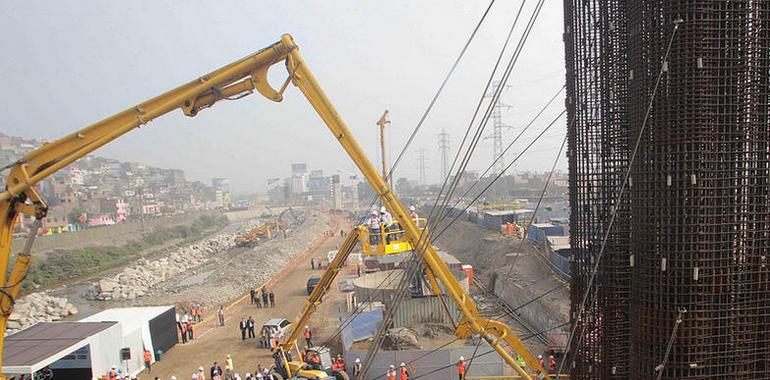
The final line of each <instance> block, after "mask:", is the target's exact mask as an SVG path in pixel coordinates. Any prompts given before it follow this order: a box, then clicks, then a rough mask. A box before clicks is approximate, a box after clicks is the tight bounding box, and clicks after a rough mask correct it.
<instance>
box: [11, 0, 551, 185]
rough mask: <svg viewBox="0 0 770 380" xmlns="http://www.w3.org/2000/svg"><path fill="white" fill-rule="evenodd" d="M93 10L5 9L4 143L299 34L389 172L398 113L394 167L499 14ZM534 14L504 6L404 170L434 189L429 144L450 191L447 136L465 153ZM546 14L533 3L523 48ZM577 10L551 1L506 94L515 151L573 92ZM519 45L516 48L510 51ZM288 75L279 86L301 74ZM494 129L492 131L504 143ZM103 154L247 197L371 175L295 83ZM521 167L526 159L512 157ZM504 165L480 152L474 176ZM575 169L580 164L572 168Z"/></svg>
mask: <svg viewBox="0 0 770 380" xmlns="http://www.w3.org/2000/svg"><path fill="white" fill-rule="evenodd" d="M227 4H228V6H226V7H225V6H221V5H220V4H218V3H217V4H214V3H205V2H193V3H188V2H164V3H156V2H149V1H146V2H132V3H109V2H104V3H97V4H89V7H83V6H82V3H80V2H74V1H73V2H67V1H62V2H55V3H50V4H49V3H46V4H35V3H18V4H11V3H2V4H0V9H1V10H2V12H0V13H1V14H2V15H0V20H2V22H0V30H2V33H1V35H0V47H1V48H2V49H3V50H4V51H6V52H9V54H8V55H7V58H6V59H4V60H2V61H0V70H1V71H0V72H3V73H4V77H5V78H4V79H5V87H4V89H3V90H1V91H0V101H2V102H3V104H5V105H6V109H7V111H6V115H5V116H6V117H5V123H4V124H3V126H2V127H0V132H3V133H5V134H8V135H16V136H22V137H27V138H36V139H46V140H48V141H52V140H54V139H57V138H60V137H63V136H65V135H67V134H69V133H72V132H74V131H76V130H78V129H80V128H84V127H86V126H87V125H90V124H92V123H94V122H97V121H99V120H101V119H103V118H105V117H109V116H110V115H112V114H115V113H117V112H120V111H122V110H124V109H126V108H129V107H132V106H133V105H135V104H137V103H140V102H142V101H144V100H146V99H148V98H151V97H154V96H156V95H158V94H160V93H163V92H165V91H167V90H169V89H171V88H174V87H176V86H179V85H181V84H183V83H186V82H188V81H190V80H192V79H194V78H197V77H199V76H200V75H202V74H204V73H207V72H210V71H212V70H214V69H216V68H218V67H221V66H223V65H225V64H228V63H230V62H232V61H234V60H236V59H238V58H239V57H242V56H245V55H247V54H251V53H253V52H254V51H257V50H259V49H261V48H263V47H265V46H267V45H269V44H271V43H273V42H275V41H277V40H278V38H280V36H281V34H283V33H286V32H288V33H291V34H292V35H293V36H294V38H295V40H296V41H297V44H298V45H299V46H300V49H301V51H302V54H303V56H304V58H305V60H306V61H307V62H308V64H309V66H310V68H311V70H313V71H314V73H315V75H316V77H317V79H318V80H319V82H320V84H321V86H322V87H323V88H324V90H325V91H326V93H327V95H328V96H329V98H330V99H331V100H332V102H333V103H334V105H335V107H337V110H338V111H339V113H340V114H341V115H342V117H343V119H345V121H346V122H347V123H348V126H349V127H350V128H351V130H352V132H353V133H354V135H355V137H356V138H357V139H358V141H359V143H360V144H361V145H362V147H363V148H364V149H365V151H366V153H367V154H368V156H369V158H370V160H372V162H373V164H374V165H375V166H376V167H379V145H378V144H379V131H378V127H377V125H376V124H375V122H376V121H377V119H378V118H379V116H380V115H381V114H382V112H383V111H384V110H385V109H388V110H389V111H390V120H391V124H389V125H388V127H387V134H386V141H387V143H388V150H389V153H390V154H389V162H390V163H392V162H393V160H394V159H395V156H396V154H397V152H398V151H400V150H401V148H402V147H403V146H404V144H405V142H406V140H407V138H408V136H409V134H410V133H411V132H412V129H413V128H414V126H415V125H416V124H417V122H418V121H419V119H420V116H421V115H422V113H423V112H424V110H425V108H426V107H427V105H428V103H429V102H430V99H431V97H432V96H433V94H434V93H435V91H436V89H437V88H438V86H439V85H440V84H441V81H442V79H443V77H444V76H445V75H446V73H447V71H448V70H449V68H450V66H451V64H452V62H453V61H454V60H455V58H456V57H457V55H458V53H459V51H460V49H461V48H462V45H463V43H464V42H465V40H466V39H467V37H468V35H469V34H470V32H471V31H472V29H473V27H474V26H475V25H476V23H477V22H478V20H479V18H480V17H481V14H482V13H483V11H484V9H485V8H486V6H487V3H473V4H469V3H466V2H459V1H458V2H451V4H450V3H447V2H438V1H436V2H419V3H416V2H405V1H404V2H393V3H387V4H378V7H376V8H374V7H367V6H365V5H362V4H360V3H358V2H352V1H345V2H335V3H333V4H326V3H304V2H265V3H262V4H259V5H258V4H256V3H251V2H233V3H227ZM519 5H520V3H507V4H502V3H497V4H495V5H494V6H493V7H492V11H491V12H490V15H489V17H488V20H487V21H486V22H485V23H484V25H483V26H482V28H481V29H480V31H479V34H478V36H477V37H476V39H475V40H474V42H473V44H472V45H471V46H470V48H469V49H468V52H467V54H466V56H465V58H464V59H463V61H462V62H461V63H460V65H459V67H458V69H457V71H456V72H455V75H454V77H453V78H452V79H451V80H450V81H449V83H448V85H447V87H446V89H445V92H444V94H443V95H442V96H441V98H439V100H438V102H437V104H436V106H435V108H434V109H433V111H432V112H431V114H430V115H429V117H428V119H427V120H426V122H425V124H424V126H423V127H422V129H421V130H420V132H419V134H418V135H417V137H416V139H415V141H414V143H413V144H412V146H411V147H410V149H409V150H408V151H407V153H406V155H405V157H404V160H403V161H402V163H401V164H400V166H399V168H398V169H397V174H396V176H397V177H402V176H405V177H408V178H410V179H413V180H416V179H417V178H418V167H417V166H418V165H417V161H418V159H417V157H418V153H417V150H418V149H420V148H425V149H426V157H427V166H428V167H429V169H428V170H427V173H428V175H427V177H428V178H427V179H428V182H437V181H438V180H439V174H438V172H439V170H438V169H439V151H438V146H437V135H438V133H440V131H441V130H442V129H446V130H447V132H448V133H449V134H450V135H451V147H452V151H451V154H452V156H453V155H454V154H455V152H456V148H457V145H458V144H459V141H460V139H461V138H462V135H463V133H464V132H465V128H466V127H467V125H468V122H469V121H470V119H471V116H472V114H473V111H474V108H475V106H476V103H477V102H478V99H479V97H480V96H481V95H483V94H482V90H483V86H484V84H485V83H486V81H487V79H488V76H489V73H490V71H491V68H492V66H493V65H494V61H495V59H496V58H497V54H498V53H499V49H500V46H501V45H502V43H503V41H504V39H505V36H506V33H507V29H508V28H509V27H510V24H511V22H512V20H513V18H514V17H515V14H516V11H517V10H518V6H519ZM530 12H531V7H530V6H525V7H524V11H523V12H522V16H521V19H520V20H519V24H518V26H517V29H516V32H515V33H514V35H513V41H512V43H511V44H512V45H515V44H516V42H517V41H518V38H519V36H520V35H521V30H522V29H523V26H524V25H525V24H526V22H525V21H526V19H527V18H528V17H529V13H530ZM561 33H562V21H561V4H560V3H558V2H556V3H552V2H548V3H546V5H545V7H544V8H543V11H542V14H541V15H540V18H539V19H538V21H537V23H536V24H535V27H534V29H533V30H532V34H531V36H530V39H529V40H528V41H527V42H526V45H525V46H524V49H523V51H522V54H521V57H520V59H519V61H518V62H517V65H516V67H515V68H514V71H513V74H512V75H511V79H510V80H509V82H508V84H509V85H511V88H510V89H508V90H507V91H506V92H505V93H504V94H503V101H504V102H505V103H506V104H509V105H511V108H510V109H508V108H506V109H505V110H504V112H503V120H504V121H505V123H506V124H509V125H511V126H513V127H514V128H513V129H510V130H506V132H505V133H504V138H503V142H504V144H507V143H508V142H509V141H511V140H512V139H513V138H514V137H515V135H516V134H517V133H518V132H519V131H520V130H521V127H522V126H523V125H525V124H526V123H527V122H528V121H529V120H530V119H531V118H532V117H533V116H534V115H535V113H537V111H538V110H539V109H540V107H542V106H543V105H544V104H545V102H546V101H547V100H548V99H550V98H551V97H552V96H553V95H554V93H556V91H558V89H559V88H560V87H561V86H562V84H563V82H564V74H563V72H564V61H563V51H562V49H563V45H562V42H561ZM509 50H511V49H509ZM281 66H282V65H276V67H275V68H274V69H273V70H272V71H271V73H270V77H271V81H272V82H273V83H280V82H282V81H283V80H284V79H285V75H286V73H285V70H282V67H281ZM563 104H564V103H563V95H561V96H560V97H559V98H558V100H557V101H555V102H554V105H552V107H551V108H549V110H548V111H546V113H544V115H543V117H542V118H541V119H540V121H538V122H536V123H535V124H533V126H532V130H531V131H529V132H527V133H526V134H524V136H522V138H521V140H520V141H519V142H518V143H517V144H516V145H514V148H513V149H512V151H514V152H517V151H519V150H517V148H520V147H523V146H524V145H525V144H527V143H529V141H531V140H532V139H533V138H534V137H535V136H536V135H537V133H539V132H540V130H542V128H544V127H545V126H546V125H547V124H548V122H550V121H551V119H553V117H555V116H556V115H557V114H558V113H559V112H561V110H562V108H563ZM565 130H566V122H565V121H564V119H560V120H559V121H557V123H556V124H555V125H554V127H553V128H552V129H551V130H550V131H549V132H547V133H546V135H545V136H544V137H543V139H541V140H540V141H538V142H537V143H535V145H534V146H533V147H532V148H531V151H530V152H528V153H527V154H525V155H523V156H522V158H521V160H520V161H519V162H518V163H517V165H516V167H517V169H518V170H520V171H524V170H533V171H544V170H549V169H550V166H551V165H552V164H553V160H554V158H555V154H556V151H557V150H558V147H559V145H560V144H561V139H562V138H563V136H564V132H565ZM491 132H492V127H491V122H490V125H489V126H488V127H487V130H486V132H485V134H484V135H485V136H487V135H491ZM95 154H97V155H100V156H104V157H108V158H115V159H118V160H122V161H137V162H143V163H146V164H148V165H153V166H157V167H165V168H178V169H182V170H184V171H185V172H187V173H188V176H189V177H190V179H192V180H200V181H204V182H206V183H208V182H210V180H211V178H214V177H226V178H230V180H231V186H232V188H233V190H234V191H237V192H263V191H264V190H265V189H266V187H267V180H268V179H269V178H274V177H283V176H285V174H286V172H287V169H286V168H288V167H289V166H290V164H291V163H294V162H306V163H308V165H309V166H311V167H313V168H318V169H322V170H324V172H326V173H329V174H335V173H336V172H337V169H342V170H345V171H349V172H356V173H357V172H358V171H357V169H355V168H354V166H353V165H352V163H351V161H350V159H349V158H348V157H347V156H346V155H345V154H344V152H343V150H342V149H341V148H340V147H339V145H338V143H337V142H336V141H335V140H334V138H333V137H332V136H330V134H329V132H328V130H326V127H325V126H324V125H323V124H322V122H321V120H320V118H319V117H318V116H317V115H316V114H315V113H314V111H313V110H312V108H311V107H310V105H309V104H308V103H307V101H306V100H305V99H304V97H303V96H302V95H301V93H299V91H297V90H296V89H295V88H293V87H292V88H290V89H289V90H287V93H286V95H285V100H284V101H283V102H282V103H273V102H271V101H269V100H267V99H265V98H263V97H261V96H260V95H253V96H249V97H247V98H245V99H241V100H238V101H231V102H221V103H219V104H217V105H215V106H214V107H212V108H211V109H208V110H205V111H203V112H201V114H200V115H199V116H197V117H195V118H186V117H184V116H183V115H182V114H181V112H179V111H175V112H172V113H171V114H169V115H166V116H164V117H161V118H158V119H156V120H154V121H152V122H151V123H149V124H148V125H146V126H144V127H142V128H140V129H138V130H135V131H132V132H129V133H128V134H127V135H125V136H124V137H122V138H120V139H118V140H116V141H114V142H112V143H111V144H109V145H108V146H106V147H104V148H102V149H99V150H97V151H96V152H95ZM513 157H514V155H510V157H508V158H507V160H508V162H510V160H511V159H512V158H513ZM491 160H492V141H491V140H488V139H485V140H483V141H481V143H480V144H479V148H478V149H477V151H476V152H475V155H474V159H473V160H472V162H471V164H470V165H469V169H471V170H483V169H484V168H486V166H487V165H489V164H490V163H491ZM559 168H562V169H563V168H566V160H565V159H561V160H560V164H559Z"/></svg>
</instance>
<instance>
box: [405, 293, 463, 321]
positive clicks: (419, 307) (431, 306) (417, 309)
mask: <svg viewBox="0 0 770 380" xmlns="http://www.w3.org/2000/svg"><path fill="white" fill-rule="evenodd" d="M442 297H443V298H444V302H445V303H446V305H447V309H449V315H447V312H446V310H445V309H444V305H442V304H441V300H440V299H439V298H438V297H434V296H427V297H420V298H411V299H407V300H404V301H403V302H401V304H400V305H398V307H397V308H396V309H395V310H394V313H393V327H410V326H414V325H416V324H419V323H443V324H447V325H451V323H452V321H451V320H450V319H449V317H450V315H451V317H452V319H453V320H454V321H459V320H460V312H459V311H458V310H457V308H456V307H454V303H453V301H452V300H451V299H450V298H449V297H448V296H446V295H444V296H442Z"/></svg>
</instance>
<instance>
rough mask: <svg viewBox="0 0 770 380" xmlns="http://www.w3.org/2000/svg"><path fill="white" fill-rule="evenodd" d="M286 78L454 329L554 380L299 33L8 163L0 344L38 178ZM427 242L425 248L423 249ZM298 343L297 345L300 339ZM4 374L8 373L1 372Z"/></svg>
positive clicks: (279, 94) (0, 214) (2, 216)
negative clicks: (420, 222) (431, 222)
mask: <svg viewBox="0 0 770 380" xmlns="http://www.w3.org/2000/svg"><path fill="white" fill-rule="evenodd" d="M278 63H282V64H283V65H284V66H285V68H286V70H287V73H288V75H287V78H286V80H285V81H284V82H283V83H282V84H281V85H280V86H279V87H278V89H276V88H274V87H273V86H272V85H271V84H270V83H269V82H268V79H267V77H268V70H269V69H270V68H271V67H272V66H274V65H275V64H278ZM289 84H293V85H294V86H295V87H296V88H298V89H299V91H300V92H302V94H303V95H304V96H305V98H307V100H308V102H309V103H310V105H311V106H312V107H313V109H314V110H315V111H316V113H318V115H319V116H320V117H321V119H322V120H323V122H324V124H325V125H326V126H327V127H328V129H329V131H330V132H331V134H332V135H333V136H334V138H335V139H336V140H337V142H338V143H339V144H340V145H341V146H342V148H343V150H344V151H345V152H346V153H347V154H348V156H349V157H350V158H351V159H352V160H353V162H354V163H355V165H356V166H357V167H358V169H359V170H360V171H361V172H362V174H363V175H364V177H365V178H366V179H367V181H368V182H369V184H370V185H371V187H372V188H373V189H374V191H375V192H377V194H378V196H379V197H380V199H381V201H382V203H383V206H384V207H386V208H387V209H388V210H389V211H390V212H391V214H392V215H393V219H394V221H395V222H397V223H398V225H399V226H400V228H401V229H402V230H403V232H402V235H401V236H400V237H399V241H404V242H408V243H409V244H410V245H411V246H412V247H414V248H415V249H416V251H417V252H420V257H419V259H420V260H421V261H422V264H423V266H424V267H425V276H426V277H427V279H428V283H429V284H430V287H431V288H432V291H433V293H434V294H442V293H444V294H446V295H448V296H449V297H450V298H451V299H452V300H453V301H454V305H455V307H457V309H458V310H459V311H460V314H461V315H462V319H461V321H460V322H459V323H458V327H457V329H456V330H455V335H456V336H457V337H458V338H460V339H466V338H468V337H470V336H472V335H478V336H480V337H482V338H483V339H484V340H485V341H486V342H487V343H488V344H489V345H490V346H491V347H492V348H493V349H494V350H495V351H497V353H498V354H499V355H500V356H501V357H502V359H503V360H504V361H505V362H506V363H507V364H509V365H510V366H511V368H513V370H514V371H515V372H516V373H518V375H519V376H520V378H523V379H527V380H531V379H533V377H534V378H546V379H550V375H549V374H548V373H546V372H545V371H544V370H543V368H542V366H540V364H539V363H538V361H537V360H536V359H535V357H534V356H533V355H532V354H531V353H530V351H529V350H527V348H526V347H525V346H524V344H523V343H522V342H521V340H520V339H519V338H518V337H517V336H516V335H515V334H514V332H513V331H512V330H511V328H510V327H508V326H507V325H505V324H504V323H502V322H499V321H495V320H491V319H488V318H486V317H484V316H482V315H480V314H479V311H478V308H477V307H476V305H475V304H474V302H473V300H472V299H471V297H470V296H469V295H468V294H467V293H466V292H465V291H464V290H463V288H462V287H461V286H460V284H459V283H458V282H457V281H456V280H455V278H454V277H453V275H452V273H451V272H450V270H449V268H448V267H447V265H446V264H445V263H444V262H443V261H442V260H441V259H440V258H439V256H438V254H437V252H436V250H435V249H434V248H433V246H432V245H430V244H425V241H424V240H421V236H420V235H421V233H422V231H421V229H420V228H419V227H418V226H417V224H416V223H415V221H414V220H412V218H411V217H410V215H409V213H408V211H407V209H406V208H405V207H404V205H403V204H402V203H401V201H400V200H399V199H398V197H397V195H396V194H395V193H394V192H393V191H392V189H391V188H390V186H389V185H388V183H387V182H386V181H385V180H384V179H383V178H382V177H381V176H380V174H379V173H378V170H377V168H376V167H375V166H374V165H372V163H371V161H369V159H368V158H367V156H366V154H365V153H364V151H363V149H362V148H361V146H360V145H359V144H358V142H357V141H356V140H355V138H354V137H353V135H352V133H351V131H350V129H349V128H348V127H347V125H346V124H345V122H344V121H343V120H342V118H341V117H340V115H339V114H338V113H337V111H336V110H335V108H334V106H333V105H332V103H331V101H330V100H329V99H328V98H327V96H326V94H325V93H324V92H323V90H322V89H321V87H320V85H319V84H318V82H317V81H316V79H315V77H314V76H313V74H312V72H311V71H310V68H309V66H308V65H307V63H305V61H304V60H303V58H302V56H301V55H300V52H299V47H298V46H297V44H296V43H295V42H294V39H293V38H292V37H291V36H290V35H288V34H285V35H283V36H282V37H281V39H280V41H278V42H276V43H273V44H272V45H270V46H268V47H266V48H264V49H262V50H260V51H258V52H256V53H254V54H251V55H248V56H246V57H244V58H242V59H239V60H237V61H235V62H232V63H230V64H228V65H226V66H223V67H221V68H219V69H217V70H215V71H212V72H210V73H208V74H205V75H203V76H200V77H199V78H196V79H194V80H193V81H191V82H189V83H186V84H184V85H182V86H180V87H177V88H175V89H173V90H170V91H168V92H166V93H164V94H161V95H159V96H156V97H154V98H152V99H149V100H147V101H145V102H143V103H140V104H137V105H135V106H133V107H130V108H128V109H126V110H125V111H122V112H120V113H118V114H116V115H113V116H111V117H108V118H107V119H104V120H102V121H99V122H97V123H95V124H92V125H90V126H88V127H85V128H83V129H81V130H78V131H76V132H74V133H72V134H70V135H68V136H65V137H63V138H61V139H59V140H56V141H53V142H50V143H46V144H44V145H42V146H41V147H39V148H37V149H35V150H33V151H31V152H29V153H27V154H25V155H24V156H23V157H22V158H20V159H19V160H17V161H16V162H13V163H11V164H10V165H8V166H6V167H5V168H4V169H10V172H9V174H8V177H7V179H6V188H5V190H4V191H3V192H1V193H0V268H3V269H4V272H3V275H2V276H0V347H2V340H3V335H4V332H5V329H6V325H7V323H8V317H9V315H10V314H11V311H12V310H13V305H14V302H15V300H16V297H17V296H18V294H19V289H20V285H21V282H22V281H23V280H24V277H25V275H26V274H27V270H28V268H29V266H30V262H31V254H30V252H31V247H32V244H33V242H34V237H35V235H36V230H37V228H34V227H39V225H40V222H41V220H42V219H43V218H45V216H46V213H47V211H48V205H47V204H46V202H45V200H44V199H43V197H42V196H41V194H40V193H39V192H38V190H37V186H36V185H37V184H39V183H40V181H42V180H43V179H45V178H48V177H49V176H51V175H52V174H54V173H56V172H57V171H59V170H62V169H63V168H65V167H66V166H67V165H69V164H71V163H73V162H75V161H76V160H78V159H80V158H82V157H84V156H85V155H87V154H89V153H91V152H93V151H95V150H96V149H98V148H100V147H102V146H104V145H106V144H108V143H109V142H111V141H113V140H115V139H117V138H119V137H121V136H123V135H124V134H126V133H127V132H129V131H131V130H134V129H137V128H140V127H142V126H144V125H146V124H148V123H149V122H151V121H153V120H155V119H156V118H158V117H160V116H162V115H165V114H167V113H169V112H172V111H175V110H181V111H182V112H183V113H184V114H185V115H186V116H190V117H193V116H196V115H198V113H199V112H200V111H202V110H205V109H206V108H209V107H212V106H214V104H215V103H217V102H220V101H224V100H235V99H240V98H243V97H246V96H247V95H250V94H252V93H254V92H255V91H256V92H258V93H260V94H261V95H262V96H264V97H266V98H267V99H269V100H272V101H275V102H280V101H281V100H282V99H283V95H284V93H285V91H286V89H287V88H288V87H289ZM20 214H25V215H30V216H32V217H34V218H35V219H36V222H35V224H36V226H33V229H32V231H33V232H32V233H31V234H30V236H29V238H28V239H27V241H26V244H25V246H24V248H23V249H22V250H21V251H20V252H19V253H18V254H17V257H16V260H15V262H13V265H12V267H10V268H9V266H10V263H11V260H10V254H11V245H12V243H13V229H14V226H15V225H16V222H17V220H18V218H19V216H20ZM357 235H358V234H357V232H356V231H353V232H351V233H350V234H349V238H348V240H347V242H346V244H344V245H343V248H342V249H340V252H339V253H338V254H337V255H336V257H335V260H334V263H333V265H331V266H330V267H329V268H328V269H327V272H326V273H325V274H324V276H323V278H322V281H321V284H319V286H317V287H316V290H314V291H313V293H312V294H311V295H310V296H309V298H308V300H307V302H306V304H305V305H304V312H303V315H302V316H300V317H298V318H299V319H300V320H302V319H306V318H308V317H309V315H310V314H312V312H313V311H314V310H315V308H316V307H317V305H318V304H319V303H320V302H321V298H322V297H323V292H325V290H326V289H328V287H329V285H330V284H331V283H332V282H333V279H334V277H336V274H337V273H338V272H339V268H340V267H341V264H342V262H344V261H343V259H344V258H345V257H346V256H347V255H348V254H349V252H348V253H346V251H347V250H352V248H350V247H349V246H350V245H351V244H353V243H355V240H353V238H352V237H353V236H357ZM418 243H419V244H418ZM423 246H424V249H422V247H423ZM305 314H307V315H305ZM302 325H304V323H295V324H294V326H295V328H296V326H302ZM295 340H296V338H295ZM294 345H295V346H296V343H295V344H294ZM287 347H288V346H287ZM288 352H289V350H288V349H285V350H284V349H281V350H279V352H278V355H279V356H282V359H284V360H283V361H282V363H283V364H284V365H283V368H284V370H285V371H286V375H287V376H285V377H286V378H291V377H295V378H301V377H303V375H302V373H301V372H300V371H301V369H299V368H296V367H293V366H292V365H291V360H289V358H288V357H286V356H287V353H288ZM516 354H518V355H520V356H521V357H522V358H524V360H525V362H526V366H527V367H528V368H529V369H530V370H531V371H534V372H533V373H530V372H527V371H526V370H524V369H523V368H522V367H521V366H519V364H518V363H517V361H516V359H515V356H516ZM289 356H290V355H289ZM0 360H1V359H0ZM0 364H2V362H1V361H0ZM306 378H313V377H306ZM0 379H4V377H2V376H0Z"/></svg>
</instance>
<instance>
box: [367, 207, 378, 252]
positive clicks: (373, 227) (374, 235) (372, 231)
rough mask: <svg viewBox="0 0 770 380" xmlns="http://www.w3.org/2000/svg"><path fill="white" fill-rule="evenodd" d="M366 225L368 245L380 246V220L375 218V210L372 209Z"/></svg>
mask: <svg viewBox="0 0 770 380" xmlns="http://www.w3.org/2000/svg"><path fill="white" fill-rule="evenodd" d="M366 225H367V226H368V227H369V244H371V245H377V244H380V218H379V217H378V216H377V210H375V209H372V212H371V213H370V215H369V218H368V219H367V220H366Z"/></svg>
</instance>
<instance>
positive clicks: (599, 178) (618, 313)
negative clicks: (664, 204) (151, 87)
mask: <svg viewBox="0 0 770 380" xmlns="http://www.w3.org/2000/svg"><path fill="white" fill-rule="evenodd" d="M625 6H626V5H625V2H624V1H620V0H564V13H565V17H564V20H565V25H564V30H565V33H564V43H565V61H566V68H567V78H566V79H567V100H566V102H567V111H568V112H567V123H568V131H567V134H568V152H567V155H568V158H569V186H570V207H571V214H570V243H571V245H572V255H573V262H572V283H571V288H570V292H571V297H570V298H571V303H572V310H571V322H572V326H575V325H576V324H577V329H576V336H575V337H574V338H573V340H572V344H571V347H570V348H569V351H570V354H569V358H568V361H567V363H566V364H565V366H564V371H566V372H569V373H570V374H571V378H572V379H625V378H627V376H628V366H627V364H628V333H629V321H628V320H629V319H628V297H629V266H628V258H629V235H630V211H629V202H630V201H629V196H628V193H627V192H624V193H623V194H622V195H620V196H619V190H620V188H621V186H622V182H623V179H624V175H625V173H626V170H627V168H628V164H629V162H628V160H629V157H630V156H629V144H628V139H627V137H628V116H627V78H628V70H627V60H626V41H627V37H626V15H625V12H626V10H625ZM615 206H617V207H618V215H617V217H616V219H615V222H614V225H613V226H612V229H611V231H610V235H609V236H608V239H607V244H606V246H605V248H604V250H603V253H602V254H601V255H602V259H601V261H599V268H598V272H597V276H596V278H595V280H594V283H593V286H591V287H590V289H589V281H590V278H591V273H592V272H593V269H594V267H595V265H596V262H597V260H598V259H599V255H600V251H601V246H602V241H603V239H604V237H605V235H606V234H607V230H608V227H609V221H610V217H611V213H612V210H613V208H614V207H615ZM586 292H587V294H588V298H587V302H586V303H585V307H584V308H582V310H581V306H583V305H582V303H581V302H582V301H583V299H584V295H585V294H586Z"/></svg>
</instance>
